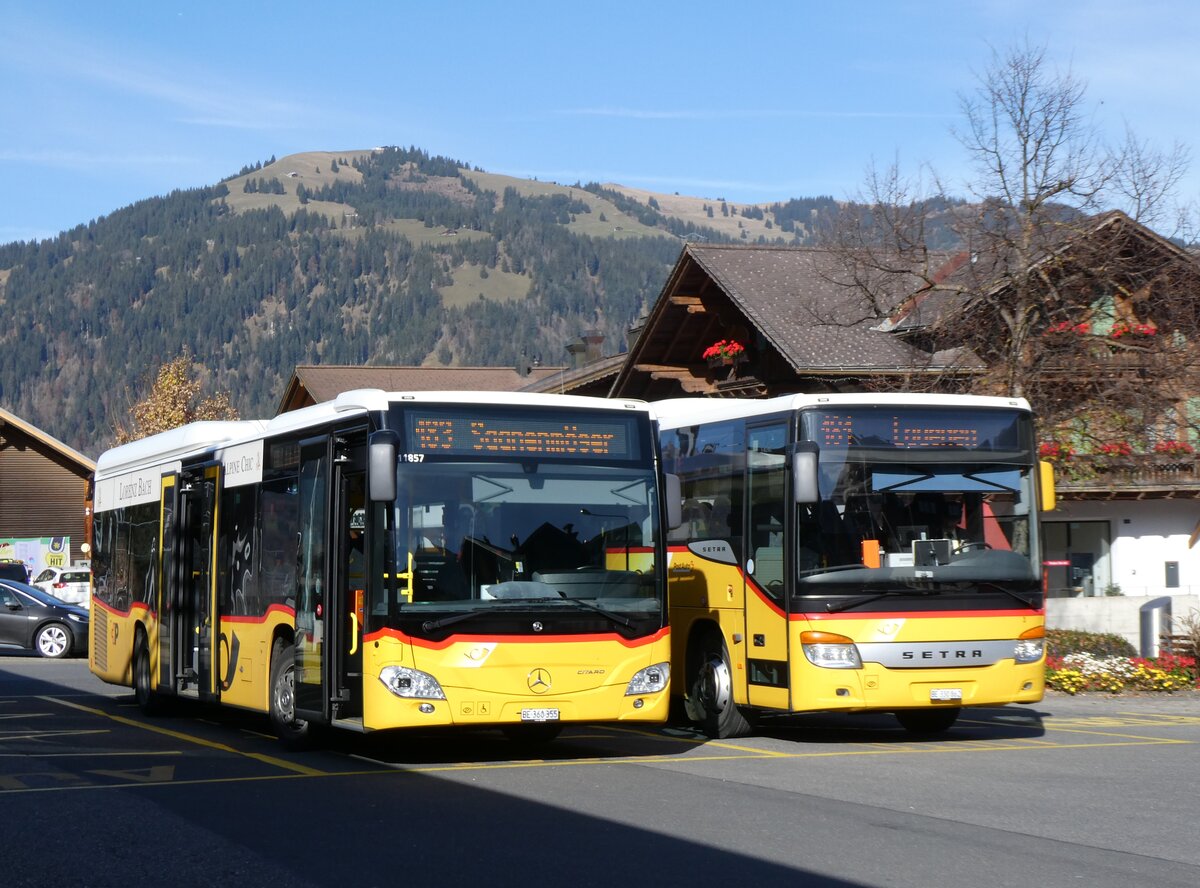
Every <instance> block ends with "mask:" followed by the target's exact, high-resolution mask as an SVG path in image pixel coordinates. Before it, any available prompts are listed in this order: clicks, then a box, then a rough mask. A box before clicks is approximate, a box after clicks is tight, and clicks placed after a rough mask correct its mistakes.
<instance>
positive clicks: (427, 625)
mask: <svg viewBox="0 0 1200 888" xmlns="http://www.w3.org/2000/svg"><path fill="white" fill-rule="evenodd" d="M487 613H491V610H490V609H484V608H480V609H478V610H471V611H467V612H466V613H463V614H452V615H451V616H448V617H442V618H441V619H439V620H426V621H425V622H424V623H422V624H421V631H422V632H432V631H433V630H435V629H441V628H442V627H443V626H453V625H454V624H455V623H461V622H462V621H463V620H470V619H472V618H473V617H478V616H479V615H480V614H487Z"/></svg>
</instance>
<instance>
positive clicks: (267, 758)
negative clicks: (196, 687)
mask: <svg viewBox="0 0 1200 888" xmlns="http://www.w3.org/2000/svg"><path fill="white" fill-rule="evenodd" d="M39 699H41V700H45V701H46V702H48V703H57V704H58V705H59V706H66V707H68V708H70V709H78V710H80V711H81V712H87V713H90V714H92V715H99V716H102V717H103V718H107V719H109V720H110V721H115V722H117V724H122V725H128V726H129V727H132V728H141V729H142V730H144V731H152V732H153V733H155V734H162V735H163V736H165V737H171V738H173V739H175V740H181V741H183V742H185V743H194V744H196V745H197V746H205V747H208V748H209V749H216V750H218V751H220V752H228V753H232V754H233V755H240V756H243V757H245V758H250V759H254V760H255V761H260V762H262V763H264V764H267V765H271V766H272V767H275V768H284V769H286V770H288V771H295V772H296V773H297V774H303V775H304V776H306V777H323V776H325V775H326V773H327V772H325V771H320V770H317V769H316V768H309V767H307V766H306V765H298V764H296V763H294V762H289V761H285V760H283V759H281V758H276V757H275V756H273V755H261V754H259V753H256V752H243V751H242V750H240V749H234V748H233V747H232V746H227V745H225V744H224V743H214V742H213V741H211V740H202V739H200V738H199V737H193V736H192V735H190V734H184V733H182V732H180V731H172V730H169V729H168V728H160V727H158V726H157V725H148V724H146V723H145V722H139V721H135V720H133V719H131V718H125V717H124V716H120V715H110V714H109V713H107V712H105V711H103V710H102V709H93V708H92V707H91V706H83V705H82V704H79V703H72V702H70V701H69V700H59V699H56V698H54V697H40V698H39Z"/></svg>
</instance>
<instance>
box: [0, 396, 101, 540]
mask: <svg viewBox="0 0 1200 888" xmlns="http://www.w3.org/2000/svg"><path fill="white" fill-rule="evenodd" d="M95 469H96V463H95V462H94V461H93V460H91V459H89V458H88V457H86V456H84V455H83V454H82V453H79V452H78V451H75V450H72V449H71V448H70V447H68V446H67V445H65V444H63V443H62V442H61V441H58V440H56V439H55V438H52V437H50V436H49V435H47V434H45V433H44V432H42V431H40V430H38V429H36V428H35V427H33V426H32V425H30V424H29V423H27V422H25V421H24V420H22V419H20V418H19V417H17V416H15V415H13V414H12V413H9V412H8V411H7V410H3V409H0V537H3V538H9V537H12V538H17V539H30V538H39V537H61V536H69V537H70V538H71V553H70V560H71V562H75V561H78V560H80V559H83V558H85V557H86V554H85V551H84V549H83V548H82V547H83V544H84V543H85V542H87V531H88V507H89V504H90V494H89V490H90V482H91V476H92V473H93V472H94V471H95Z"/></svg>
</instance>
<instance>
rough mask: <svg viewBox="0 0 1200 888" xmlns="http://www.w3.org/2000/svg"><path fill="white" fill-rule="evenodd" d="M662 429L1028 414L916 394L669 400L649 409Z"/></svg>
mask: <svg viewBox="0 0 1200 888" xmlns="http://www.w3.org/2000/svg"><path fill="white" fill-rule="evenodd" d="M650 406H651V407H652V408H653V409H654V413H655V415H656V416H657V417H658V421H659V425H660V426H661V427H662V428H666V429H674V428H679V427H681V426H692V425H696V424H697V423H704V422H719V421H721V420H726V419H744V418H749V417H754V416H766V415H768V414H772V413H788V412H794V411H796V410H802V409H804V408H805V407H822V408H837V407H839V406H846V407H900V406H908V407H990V408H1007V409H1009V410H1026V411H1028V410H1029V402H1028V401H1026V400H1025V399H1024V398H998V397H992V396H988V395H933V394H916V393H899V394H896V393H887V394H821V395H779V396H777V397H774V398H670V399H667V400H663V401H654V402H652V404H651V405H650Z"/></svg>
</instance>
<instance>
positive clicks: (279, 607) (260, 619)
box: [221, 604, 296, 623]
mask: <svg viewBox="0 0 1200 888" xmlns="http://www.w3.org/2000/svg"><path fill="white" fill-rule="evenodd" d="M272 613H280V614H283V615H284V616H285V617H287V618H288V619H291V620H294V619H296V609H295V608H293V607H288V606H287V605H286V604H273V605H271V606H270V607H269V608H267V612H266V613H265V614H262V615H260V616H257V617H254V616H246V615H244V614H239V615H237V616H234V615H232V614H221V621H222V622H224V623H265V622H267V619H268V618H269V617H270V616H271V614H272Z"/></svg>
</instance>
